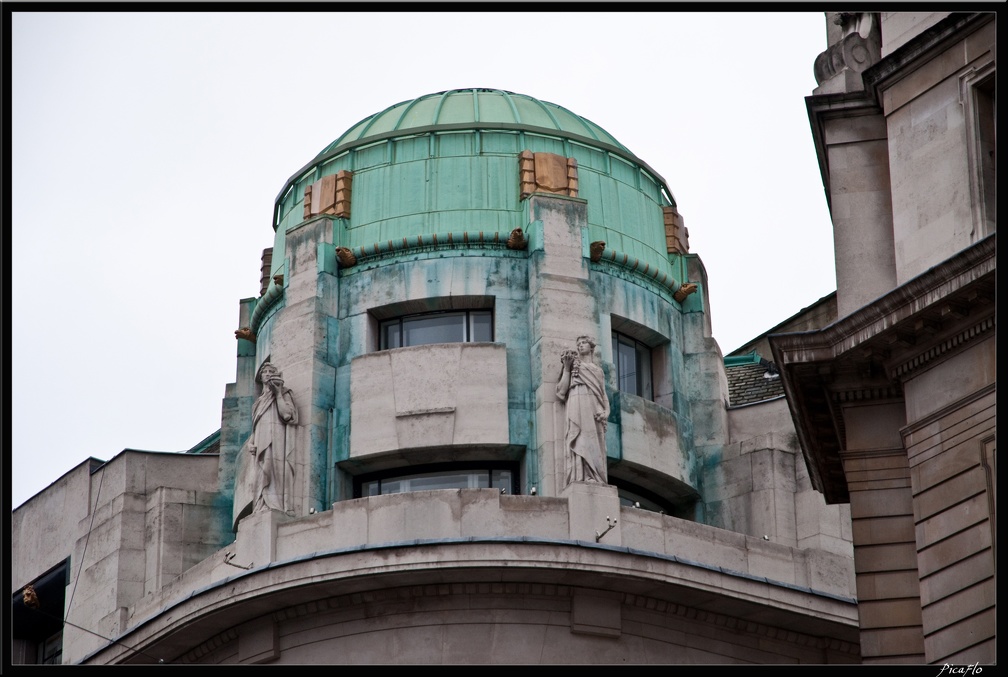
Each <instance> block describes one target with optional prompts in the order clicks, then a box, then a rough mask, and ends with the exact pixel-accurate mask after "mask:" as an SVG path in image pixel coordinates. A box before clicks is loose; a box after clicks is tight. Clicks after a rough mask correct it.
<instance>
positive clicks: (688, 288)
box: [672, 282, 697, 303]
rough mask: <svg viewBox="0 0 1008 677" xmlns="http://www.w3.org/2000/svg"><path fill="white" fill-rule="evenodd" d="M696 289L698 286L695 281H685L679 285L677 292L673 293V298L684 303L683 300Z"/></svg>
mask: <svg viewBox="0 0 1008 677" xmlns="http://www.w3.org/2000/svg"><path fill="white" fill-rule="evenodd" d="M696 290H697V286H696V285H695V284H694V283H692V282H683V283H682V284H681V285H679V289H677V290H676V291H675V293H674V294H672V298H674V299H675V300H676V301H678V302H679V303H682V302H683V301H685V300H686V297H687V296H689V295H690V294H692V293H693V292H695V291H696Z"/></svg>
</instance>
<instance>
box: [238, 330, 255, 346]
mask: <svg viewBox="0 0 1008 677" xmlns="http://www.w3.org/2000/svg"><path fill="white" fill-rule="evenodd" d="M235 338H236V339H245V340H246V341H251V342H252V343H255V340H256V335H255V334H254V333H252V328H251V327H241V328H240V329H236V330H235Z"/></svg>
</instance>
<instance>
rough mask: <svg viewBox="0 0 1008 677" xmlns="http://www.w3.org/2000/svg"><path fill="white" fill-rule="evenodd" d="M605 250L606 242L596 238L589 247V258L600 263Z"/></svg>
mask: <svg viewBox="0 0 1008 677" xmlns="http://www.w3.org/2000/svg"><path fill="white" fill-rule="evenodd" d="M604 251H605V242H603V241H602V240H596V241H595V242H592V243H591V245H589V247H588V258H589V259H590V260H591V262H592V263H598V262H599V261H601V260H602V252H604Z"/></svg>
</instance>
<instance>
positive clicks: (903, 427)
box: [769, 13, 997, 664]
mask: <svg viewBox="0 0 1008 677" xmlns="http://www.w3.org/2000/svg"><path fill="white" fill-rule="evenodd" d="M827 20H828V26H829V43H830V47H829V49H828V50H827V51H825V52H823V54H822V55H820V57H819V59H818V60H817V61H816V76H817V80H818V82H819V87H818V88H817V89H816V90H815V92H814V93H813V94H812V95H811V96H809V97H808V98H807V100H806V101H807V105H808V111H809V119H810V121H811V125H812V131H813V136H814V139H815V143H816V149H817V152H818V155H819V164H820V169H821V171H822V176H823V184H824V187H825V189H826V196H827V200H828V201H829V203H830V209H831V213H832V219H833V228H834V242H835V249H836V268H837V292H836V306H837V319H836V321H835V322H833V323H831V324H829V325H828V326H825V327H823V328H820V329H817V330H816V329H813V330H809V331H806V332H803V333H797V334H782V335H776V336H771V337H770V338H769V341H770V344H771V346H772V349H773V360H774V361H775V363H776V365H777V367H778V368H779V370H780V372H781V375H782V378H783V385H784V390H785V391H786V393H787V399H788V402H789V404H790V408H791V412H792V415H793V419H794V422H795V428H796V430H797V433H798V437H799V439H800V440H801V447H802V450H803V452H804V455H805V458H806V461H807V463H808V468H809V474H810V476H811V477H812V481H813V484H814V485H815V486H816V488H817V489H819V490H820V491H822V492H823V494H824V495H825V497H826V499H827V501H828V502H829V503H831V504H839V503H843V504H848V505H849V506H850V511H851V519H852V533H853V537H854V562H855V569H856V571H857V597H858V612H859V623H860V627H861V642H860V645H861V653H862V657H863V660H864V661H865V662H912V663H936V664H944V663H949V664H956V663H959V664H973V663H976V662H980V663H994V662H995V660H996V652H995V645H996V630H995V614H996V533H995V522H996V512H997V511H996V490H997V475H996V454H995V450H996V442H997V436H996V392H997V377H996V362H997V360H996V349H995V344H996V337H997V326H996V312H995V275H996V258H995V250H996V203H995V196H996V191H995V180H996V175H995V93H996V88H995V82H996V80H995V73H996V70H995V66H996V49H995V38H996V29H997V23H996V17H995V15H994V14H993V13H987V14H984V13H953V14H949V13H937V14H936V13H925V14H912V13H882V14H881V15H878V14H844V13H827Z"/></svg>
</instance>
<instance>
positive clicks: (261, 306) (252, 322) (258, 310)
mask: <svg viewBox="0 0 1008 677" xmlns="http://www.w3.org/2000/svg"><path fill="white" fill-rule="evenodd" d="M282 298H283V287H282V286H281V285H278V284H271V285H270V286H269V288H267V289H266V293H265V294H263V295H262V296H260V297H259V299H258V300H257V301H256V304H255V308H253V309H252V317H250V318H249V327H250V328H251V329H252V331H253V333H256V334H258V333H259V326H260V325H261V324H262V321H263V318H264V316H265V315H266V311H267V310H269V309H270V308H272V307H273V306H275V305H276V304H277V302H278V301H280V299H282Z"/></svg>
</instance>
